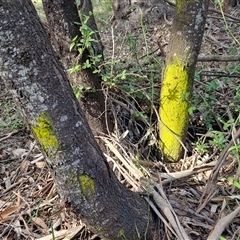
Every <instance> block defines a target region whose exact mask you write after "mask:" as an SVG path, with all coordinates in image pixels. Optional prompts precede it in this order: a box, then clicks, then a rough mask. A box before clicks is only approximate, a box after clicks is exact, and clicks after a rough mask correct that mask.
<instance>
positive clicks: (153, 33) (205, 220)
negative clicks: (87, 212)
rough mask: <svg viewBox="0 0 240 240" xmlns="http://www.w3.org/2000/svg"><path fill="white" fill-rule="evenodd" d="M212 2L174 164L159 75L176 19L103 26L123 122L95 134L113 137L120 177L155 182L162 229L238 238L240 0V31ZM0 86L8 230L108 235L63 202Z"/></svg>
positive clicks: (114, 99) (114, 102) (40, 235)
mask: <svg viewBox="0 0 240 240" xmlns="http://www.w3.org/2000/svg"><path fill="white" fill-rule="evenodd" d="M212 7H213V8H212V11H210V12H209V15H208V19H207V23H206V27H205V35H204V39H203V43H202V49H201V53H200V55H199V59H198V64H197V70H196V76H195V82H194V93H193V95H194V96H193V106H192V107H191V109H190V110H189V111H190V114H191V118H190V125H189V131H188V136H187V144H186V151H185V155H184V158H183V159H181V160H180V161H179V162H178V163H176V164H167V163H163V162H162V161H161V160H162V159H161V155H160V154H159V151H158V143H157V120H158V107H159V103H158V98H159V91H160V83H159V79H160V77H161V64H162V62H163V61H164V53H165V52H166V47H167V42H168V39H169V24H170V22H169V21H168V20H167V21H165V20H162V21H161V24H158V25H157V27H156V24H155V25H153V26H151V25H147V27H146V28H145V25H143V24H144V23H143V24H141V23H140V24H139V22H137V23H136V24H135V25H134V24H132V23H131V24H128V23H127V22H124V23H122V22H120V23H117V24H114V25H116V26H114V27H113V28H111V24H110V23H109V24H108V25H107V27H106V28H105V29H104V30H102V32H101V34H102V35H101V37H102V41H103V44H104V46H105V62H106V67H109V69H110V74H111V78H110V80H108V81H107V82H105V85H106V86H108V91H107V92H106V98H107V102H108V111H109V113H110V115H111V117H112V120H113V122H114V125H115V130H114V133H110V134H109V135H108V136H97V137H98V138H101V139H102V141H104V142H105V144H106V146H107V150H108V152H106V153H105V156H106V158H107V160H108V162H109V164H110V166H111V167H112V168H113V170H114V172H115V173H116V176H117V177H118V179H119V181H121V182H122V184H125V185H126V186H127V187H128V188H130V189H131V190H133V191H138V192H139V191H143V192H146V191H148V192H149V196H150V197H145V195H144V194H143V197H145V198H146V201H148V202H149V205H150V206H151V208H152V209H153V211H154V212H155V213H156V215H157V216H158V218H159V219H160V221H159V222H161V224H160V226H159V228H160V229H163V230H161V231H162V232H163V236H162V239H183V240H185V239H199V240H205V239H209V240H212V239H219V237H220V236H222V237H224V238H226V239H239V238H240V204H239V202H240V167H239V166H240V146H239V139H240V128H239V126H240V124H239V118H240V114H239V112H240V107H239V105H240V87H239V86H240V66H239V61H240V55H239V54H240V46H239V41H240V6H237V7H236V8H228V9H226V15H225V17H226V20H227V24H228V27H229V29H231V31H232V32H231V33H232V34H233V35H234V37H233V36H231V33H229V31H227V30H226V24H224V22H223V18H222V16H221V14H220V13H219V12H216V11H214V9H215V10H216V9H217V8H216V6H212ZM217 11H219V10H217ZM126 21H127V20H126ZM148 24H149V23H148ZM234 38H235V39H234ZM119 56H121V58H120V57H119ZM158 66H159V68H157V67H158ZM0 90H1V91H0V103H1V105H0V239H4V240H5V239H6V240H7V239H8V240H11V239H41V240H47V239H83V240H85V239H86V240H87V239H100V238H99V237H98V236H96V235H94V234H93V233H92V232H91V231H89V230H88V228H87V227H86V226H85V225H84V223H83V222H81V219H79V218H78V216H76V215H75V214H74V213H73V212H72V210H71V209H70V208H68V207H66V206H64V205H62V204H61V201H60V197H59V195H58V194H57V191H56V188H55V185H54V183H53V179H52V177H51V175H50V173H49V171H48V168H47V166H46V163H45V161H44V157H43V155H42V154H41V152H40V149H39V148H38V145H37V144H36V142H35V140H34V138H33V137H32V135H31V134H30V132H29V130H28V129H27V127H26V126H25V125H24V123H23V122H22V120H21V116H20V113H19V111H18V110H17V108H16V107H15V105H14V101H13V99H12V97H11V95H10V93H9V92H7V90H6V89H5V86H3V85H0ZM224 238H222V239H224Z"/></svg>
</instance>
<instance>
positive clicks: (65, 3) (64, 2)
mask: <svg viewBox="0 0 240 240" xmlns="http://www.w3.org/2000/svg"><path fill="white" fill-rule="evenodd" d="M42 2H43V7H44V11H45V14H46V17H47V20H48V32H49V35H50V38H51V42H52V45H53V47H54V49H55V51H56V52H57V54H58V56H59V58H60V59H61V62H62V64H63V66H64V68H65V71H66V73H67V75H68V79H70V81H71V82H72V84H73V86H74V87H83V88H84V89H90V90H88V91H83V92H82V95H81V99H80V105H81V108H82V109H83V111H84V113H85V115H86V118H87V121H88V123H89V125H90V128H91V130H92V132H93V134H94V136H96V135H99V134H100V133H107V129H109V131H110V132H111V131H112V124H111V121H110V119H109V117H108V114H107V113H106V114H105V97H104V94H103V92H102V86H101V77H100V76H99V75H97V74H93V73H92V70H91V69H82V70H80V71H78V72H76V73H74V74H70V72H69V71H68V70H69V69H70V68H72V67H74V66H75V65H77V64H80V65H82V64H83V63H84V62H85V61H86V60H87V59H88V57H89V51H88V50H87V49H86V50H85V51H84V52H83V54H82V55H81V56H80V55H79V53H78V51H77V50H76V49H73V50H72V51H71V52H70V43H71V41H72V39H73V38H74V37H76V36H78V37H79V39H81V38H82V34H81V32H80V30H79V27H80V26H79V25H77V24H75V23H76V22H78V23H81V19H80V18H79V15H78V9H77V6H76V4H75V1H74V0H54V1H53V0H42ZM85 2H86V1H84V5H87V4H86V3H85ZM90 7H91V5H90ZM84 11H85V14H87V13H86V10H84ZM89 20H91V21H90V22H89V27H90V28H91V29H93V30H94V31H95V32H96V31H97V26H96V23H95V20H94V17H93V16H91V17H90V18H89ZM94 37H95V39H96V40H97V42H93V44H94V45H93V49H94V53H95V54H101V55H102V54H103V48H102V43H101V40H100V36H99V33H98V32H96V33H95V34H94ZM105 116H107V117H105ZM98 143H99V144H100V146H101V148H102V149H104V145H103V143H102V142H101V141H100V140H99V142H98Z"/></svg>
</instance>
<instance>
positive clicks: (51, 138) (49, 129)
mask: <svg viewBox="0 0 240 240" xmlns="http://www.w3.org/2000/svg"><path fill="white" fill-rule="evenodd" d="M31 128H32V131H33V133H34V135H35V137H36V138H37V140H38V142H39V143H40V145H41V147H42V148H43V150H44V151H45V153H46V154H47V156H53V155H55V154H56V153H57V151H58V149H59V145H58V141H57V137H56V135H55V133H54V131H53V126H52V122H51V120H50V119H49V118H48V117H47V115H46V113H41V114H40V116H39V117H38V118H36V123H35V124H34V125H32V126H31Z"/></svg>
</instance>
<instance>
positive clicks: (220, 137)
mask: <svg viewBox="0 0 240 240" xmlns="http://www.w3.org/2000/svg"><path fill="white" fill-rule="evenodd" d="M209 136H210V137H211V138H212V140H210V141H209V143H210V144H211V145H212V146H214V147H216V148H217V149H220V150H223V149H224V147H225V144H226V143H227V141H228V140H227V139H226V136H225V134H224V133H223V132H220V131H210V132H209Z"/></svg>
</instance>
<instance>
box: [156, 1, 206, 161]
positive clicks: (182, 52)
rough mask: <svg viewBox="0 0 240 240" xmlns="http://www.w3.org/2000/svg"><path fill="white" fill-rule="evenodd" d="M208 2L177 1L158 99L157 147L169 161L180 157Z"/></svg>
mask: <svg viewBox="0 0 240 240" xmlns="http://www.w3.org/2000/svg"><path fill="white" fill-rule="evenodd" d="M208 2H209V1H208V0H198V1H196V0H177V1H176V13H175V17H174V20H173V26H172V29H171V37H170V41H169V45H168V51H167V57H166V61H165V67H164V69H163V78H162V79H163V82H162V88H161V96H160V110H159V115H160V123H159V131H160V145H161V148H162V152H163V155H164V156H165V159H166V160H168V161H172V162H176V161H178V160H179V159H180V158H181V156H182V152H183V151H182V150H183V145H184V144H185V139H186V133H187V128H188V118H189V116H188V109H189V104H190V100H191V94H192V85H193V78H194V72H195V65H196V61H197V56H198V53H199V50H200V47H201V42H202V37H203V33H204V25H205V21H206V17H207V10H208Z"/></svg>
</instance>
